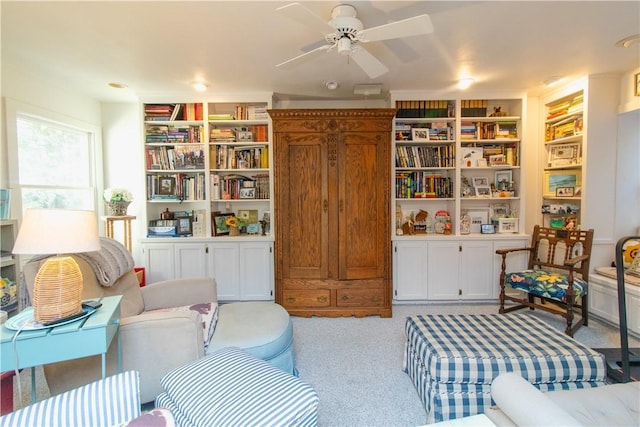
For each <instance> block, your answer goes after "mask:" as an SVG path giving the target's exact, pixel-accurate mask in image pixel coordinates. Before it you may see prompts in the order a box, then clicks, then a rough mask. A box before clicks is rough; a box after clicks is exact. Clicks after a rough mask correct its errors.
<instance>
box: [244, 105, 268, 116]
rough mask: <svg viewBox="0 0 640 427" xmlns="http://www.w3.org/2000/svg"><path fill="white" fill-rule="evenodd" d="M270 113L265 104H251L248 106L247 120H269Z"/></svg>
mask: <svg viewBox="0 0 640 427" xmlns="http://www.w3.org/2000/svg"><path fill="white" fill-rule="evenodd" d="M268 119H269V114H268V113H267V107H266V106H264V105H249V106H248V107H246V120H268Z"/></svg>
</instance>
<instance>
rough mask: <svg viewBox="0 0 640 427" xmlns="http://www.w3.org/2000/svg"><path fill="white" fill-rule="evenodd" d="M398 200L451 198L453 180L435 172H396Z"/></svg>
mask: <svg viewBox="0 0 640 427" xmlns="http://www.w3.org/2000/svg"><path fill="white" fill-rule="evenodd" d="M395 190H396V198H397V199H416V198H436V199H441V198H451V197H453V179H452V178H449V177H448V176H444V175H442V174H439V173H437V172H433V171H422V172H396V188H395Z"/></svg>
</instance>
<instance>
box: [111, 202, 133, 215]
mask: <svg viewBox="0 0 640 427" xmlns="http://www.w3.org/2000/svg"><path fill="white" fill-rule="evenodd" d="M130 203H131V202H107V215H109V216H125V215H126V214H127V208H128V207H129V204H130Z"/></svg>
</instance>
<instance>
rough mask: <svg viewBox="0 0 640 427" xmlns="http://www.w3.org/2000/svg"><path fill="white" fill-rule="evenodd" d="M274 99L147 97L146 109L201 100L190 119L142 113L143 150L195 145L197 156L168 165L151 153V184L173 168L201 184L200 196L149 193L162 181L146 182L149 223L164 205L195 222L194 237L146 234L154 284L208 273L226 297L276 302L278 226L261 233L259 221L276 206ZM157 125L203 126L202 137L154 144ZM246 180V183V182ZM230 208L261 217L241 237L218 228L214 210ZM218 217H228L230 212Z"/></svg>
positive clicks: (246, 216)
mask: <svg viewBox="0 0 640 427" xmlns="http://www.w3.org/2000/svg"><path fill="white" fill-rule="evenodd" d="M272 98H273V96H272V94H271V93H258V94H236V95H228V96H220V97H216V98H213V99H205V100H203V99H179V100H173V101H172V102H170V103H168V102H167V100H166V99H146V100H144V102H143V104H142V114H143V115H144V114H145V108H146V106H147V105H150V104H153V105H170V106H173V105H175V104H182V106H183V107H182V108H185V107H186V106H187V105H189V104H191V105H197V107H195V108H193V110H194V111H195V113H194V114H197V116H196V117H192V116H191V115H190V116H189V117H188V119H189V120H146V117H143V124H144V125H143V128H144V129H143V145H144V148H145V154H147V152H148V151H149V150H159V151H163V150H164V151H166V150H169V149H172V150H174V153H179V151H180V150H187V152H190V151H189V150H191V151H193V152H194V154H191V157H192V158H197V164H195V163H194V164H189V165H188V168H174V169H170V170H166V169H167V168H166V167H158V166H155V165H156V163H155V162H151V163H148V160H147V159H148V158H150V156H148V155H146V156H145V161H146V162H147V163H146V164H145V171H146V173H145V174H146V176H147V183H148V184H152V183H154V182H155V181H159V178H160V177H166V176H172V175H174V174H175V175H176V182H178V179H177V178H178V177H180V176H186V177H189V178H193V179H194V181H196V182H197V183H198V186H197V187H196V189H197V190H198V191H197V192H195V193H193V194H195V196H194V197H180V198H179V199H171V198H165V197H155V198H154V197H151V195H153V194H156V193H157V192H159V191H160V186H159V184H158V186H157V187H156V189H155V190H153V189H150V188H149V185H148V186H147V188H148V191H147V201H146V209H145V214H146V218H145V219H144V220H145V221H147V224H149V221H153V220H157V219H160V218H161V213H163V212H165V211H166V209H169V211H172V212H178V213H180V212H185V213H187V214H191V216H192V219H193V221H194V222H193V230H192V231H193V233H192V235H189V236H181V237H172V236H148V237H147V238H144V239H142V250H143V255H144V259H145V267H146V271H147V275H148V278H149V280H148V282H150V283H153V282H155V281H160V280H169V279H179V278H189V277H202V276H210V277H215V278H216V280H217V282H218V290H219V294H220V295H219V298H220V300H223V301H233V300H254V299H258V300H273V286H274V285H273V284H274V278H273V277H274V276H273V271H274V268H273V263H274V251H273V230H272V225H271V223H269V225H268V226H267V228H266V229H265V231H266V233H265V235H262V228H261V226H260V224H259V222H257V221H259V220H262V219H264V218H265V215H267V216H270V214H271V212H272V211H273V199H272V197H271V195H272V194H273V173H272V171H273V160H272V149H271V147H272V142H271V141H272V131H271V120H270V119H269V117H268V114H267V113H266V110H268V109H270V108H271V106H272ZM261 113H263V114H261ZM256 114H257V116H256ZM178 117H180V116H178ZM157 126H166V127H174V128H179V127H187V128H188V129H197V132H196V131H193V132H192V133H193V134H197V135H198V137H197V138H196V139H195V141H193V142H175V141H166V142H155V141H154V142H149V141H148V138H147V135H148V133H149V132H148V130H149V128H151V127H157ZM194 138H195V137H194ZM195 152H197V153H195ZM174 164H175V162H174ZM178 174H182V175H178ZM234 179H235V182H234V184H236V187H231V186H225V185H224V184H225V183H228V184H231V182H232V181H233V180H234ZM258 179H259V180H260V182H259V183H258ZM245 180H246V181H248V183H245V184H244V185H243V181H245ZM169 181H171V180H169ZM249 182H250V183H249ZM252 183H253V185H252ZM169 184H171V182H169ZM214 184H216V187H214ZM171 193H173V192H171ZM189 194H192V193H189ZM178 195H179V196H184V193H180V192H178ZM230 213H233V214H235V215H236V216H237V217H239V218H240V219H241V220H249V219H250V220H252V221H256V222H252V223H253V224H254V225H253V226H249V227H246V228H245V229H244V230H243V232H242V233H241V234H240V235H238V236H232V235H230V234H228V233H225V232H224V230H222V231H223V232H222V233H220V231H221V230H220V229H218V228H217V227H216V226H215V225H214V221H215V216H216V215H217V214H230ZM220 218H222V221H223V222H224V218H225V217H224V216H221V217H220ZM245 222H248V221H245Z"/></svg>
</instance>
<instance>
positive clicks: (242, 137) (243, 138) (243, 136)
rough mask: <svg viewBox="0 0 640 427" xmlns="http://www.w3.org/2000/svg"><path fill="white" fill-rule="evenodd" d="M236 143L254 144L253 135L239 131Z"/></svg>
mask: <svg viewBox="0 0 640 427" xmlns="http://www.w3.org/2000/svg"><path fill="white" fill-rule="evenodd" d="M236 141H238V142H252V141H253V133H252V132H249V131H238V132H236Z"/></svg>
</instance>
